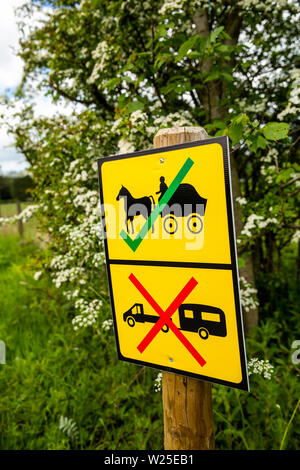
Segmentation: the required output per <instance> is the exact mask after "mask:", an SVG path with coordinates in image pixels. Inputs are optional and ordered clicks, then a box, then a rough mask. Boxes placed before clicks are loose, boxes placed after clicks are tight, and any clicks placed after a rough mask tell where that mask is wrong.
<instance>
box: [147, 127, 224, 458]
mask: <svg viewBox="0 0 300 470" xmlns="http://www.w3.org/2000/svg"><path fill="white" fill-rule="evenodd" d="M207 137H208V136H207V133H206V131H205V130H204V129H203V128H202V127H173V128H168V129H161V130H160V131H158V133H157V134H156V135H155V137H154V148H157V147H165V146H168V145H176V144H182V143H185V142H192V141H194V140H203V139H206V138H207ZM162 398H163V409H164V448H165V450H210V449H214V443H215V439H214V417H213V409H212V389H211V384H210V383H208V382H203V381H202V380H196V379H193V378H190V377H184V376H181V375H176V374H172V373H169V372H163V373H162Z"/></svg>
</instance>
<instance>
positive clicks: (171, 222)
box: [164, 215, 178, 235]
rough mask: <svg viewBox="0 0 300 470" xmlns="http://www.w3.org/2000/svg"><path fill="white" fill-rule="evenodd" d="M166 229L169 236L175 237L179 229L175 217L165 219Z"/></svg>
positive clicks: (170, 216) (169, 216)
mask: <svg viewBox="0 0 300 470" xmlns="http://www.w3.org/2000/svg"><path fill="white" fill-rule="evenodd" d="M164 229H165V231H166V232H167V233H168V234H169V235H174V233H175V232H177V229H178V222H177V220H176V219H175V217H174V216H173V215H168V216H166V217H165V218H164Z"/></svg>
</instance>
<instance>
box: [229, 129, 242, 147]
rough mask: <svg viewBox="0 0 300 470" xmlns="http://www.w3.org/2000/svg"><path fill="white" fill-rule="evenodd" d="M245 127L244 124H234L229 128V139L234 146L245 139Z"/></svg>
mask: <svg viewBox="0 0 300 470" xmlns="http://www.w3.org/2000/svg"><path fill="white" fill-rule="evenodd" d="M243 130H244V126H243V125H242V124H234V125H231V126H230V127H229V133H228V135H229V138H230V139H231V141H232V145H235V144H237V143H238V142H239V141H240V140H241V139H242V137H243Z"/></svg>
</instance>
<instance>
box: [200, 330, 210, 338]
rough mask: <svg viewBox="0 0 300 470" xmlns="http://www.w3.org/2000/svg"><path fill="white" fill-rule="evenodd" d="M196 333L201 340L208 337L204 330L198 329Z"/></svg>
mask: <svg viewBox="0 0 300 470" xmlns="http://www.w3.org/2000/svg"><path fill="white" fill-rule="evenodd" d="M198 333H199V336H200V338H202V339H207V338H208V337H209V333H208V331H207V329H206V328H199V330H198Z"/></svg>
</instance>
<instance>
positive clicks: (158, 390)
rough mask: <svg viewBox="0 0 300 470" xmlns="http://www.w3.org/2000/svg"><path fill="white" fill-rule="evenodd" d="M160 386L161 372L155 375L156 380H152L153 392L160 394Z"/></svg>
mask: <svg viewBox="0 0 300 470" xmlns="http://www.w3.org/2000/svg"><path fill="white" fill-rule="evenodd" d="M161 385H162V372H159V373H158V374H157V377H156V379H155V380H154V390H155V392H160V391H161Z"/></svg>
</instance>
